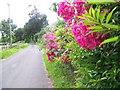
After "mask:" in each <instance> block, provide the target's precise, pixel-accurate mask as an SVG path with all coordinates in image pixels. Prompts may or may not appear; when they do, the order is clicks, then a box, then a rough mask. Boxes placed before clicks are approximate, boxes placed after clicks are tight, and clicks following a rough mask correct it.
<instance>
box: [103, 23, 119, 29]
mask: <svg viewBox="0 0 120 90" xmlns="http://www.w3.org/2000/svg"><path fill="white" fill-rule="evenodd" d="M102 25H103V26H104V27H106V28H112V29H117V30H118V29H120V26H118V25H113V24H102Z"/></svg>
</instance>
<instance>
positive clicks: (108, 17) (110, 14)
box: [106, 7, 117, 23]
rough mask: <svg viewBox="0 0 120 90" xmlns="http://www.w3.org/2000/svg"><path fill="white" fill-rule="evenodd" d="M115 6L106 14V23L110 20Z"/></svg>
mask: <svg viewBox="0 0 120 90" xmlns="http://www.w3.org/2000/svg"><path fill="white" fill-rule="evenodd" d="M116 8H117V7H115V8H114V9H113V10H112V11H111V12H110V13H109V14H108V15H107V18H106V23H108V22H109V21H110V18H111V16H112V14H113V12H114V10H115V9H116Z"/></svg>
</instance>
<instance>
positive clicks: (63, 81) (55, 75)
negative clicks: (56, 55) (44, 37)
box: [43, 50, 72, 88]
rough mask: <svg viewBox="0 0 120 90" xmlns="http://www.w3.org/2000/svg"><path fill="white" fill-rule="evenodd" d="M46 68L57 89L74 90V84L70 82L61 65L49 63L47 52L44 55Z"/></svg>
mask: <svg viewBox="0 0 120 90" xmlns="http://www.w3.org/2000/svg"><path fill="white" fill-rule="evenodd" d="M43 57H44V61H45V64H46V68H47V70H48V73H49V76H50V78H51V79H52V81H53V83H54V87H55V88H72V84H71V83H70V82H69V80H68V79H67V77H66V76H65V75H64V73H63V72H64V71H63V69H62V67H61V65H60V64H59V63H53V62H49V61H48V58H47V56H46V53H45V50H44V53H43Z"/></svg>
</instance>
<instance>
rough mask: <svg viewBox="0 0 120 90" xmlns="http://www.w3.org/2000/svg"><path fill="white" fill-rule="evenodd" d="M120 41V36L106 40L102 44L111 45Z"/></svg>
mask: <svg viewBox="0 0 120 90" xmlns="http://www.w3.org/2000/svg"><path fill="white" fill-rule="evenodd" d="M118 39H119V36H116V37H113V38H109V39H106V40H104V41H103V42H102V43H101V44H106V43H110V42H115V41H117V40H118Z"/></svg>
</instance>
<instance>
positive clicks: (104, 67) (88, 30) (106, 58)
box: [45, 0, 120, 88]
mask: <svg viewBox="0 0 120 90" xmlns="http://www.w3.org/2000/svg"><path fill="white" fill-rule="evenodd" d="M89 1H90V0H88V2H87V1H85V0H73V1H71V2H70V1H67V0H66V1H63V2H60V3H59V6H58V10H57V13H58V16H59V17H62V18H63V20H64V22H65V23H66V26H65V27H63V28H54V31H52V32H51V33H49V34H46V35H45V39H46V42H45V44H46V48H47V52H46V54H47V56H48V60H49V61H50V62H53V63H54V62H60V63H61V65H63V66H64V67H68V66H69V69H71V71H73V73H71V74H72V75H73V77H72V78H74V79H73V81H74V82H73V86H74V87H75V88H119V87H120V27H119V24H120V20H119V15H120V7H119V5H120V3H119V2H107V3H106V2H102V3H100V2H89Z"/></svg>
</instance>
